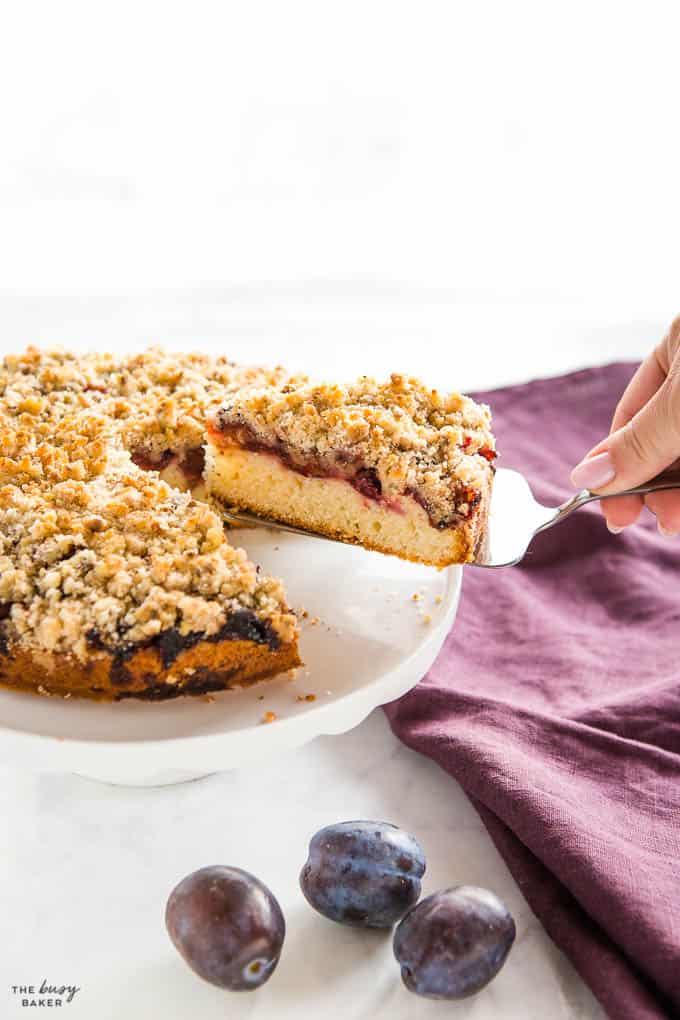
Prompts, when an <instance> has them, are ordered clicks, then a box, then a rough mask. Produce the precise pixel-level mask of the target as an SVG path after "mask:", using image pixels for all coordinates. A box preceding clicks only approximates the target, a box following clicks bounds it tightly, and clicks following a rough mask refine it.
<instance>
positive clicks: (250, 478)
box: [205, 375, 495, 567]
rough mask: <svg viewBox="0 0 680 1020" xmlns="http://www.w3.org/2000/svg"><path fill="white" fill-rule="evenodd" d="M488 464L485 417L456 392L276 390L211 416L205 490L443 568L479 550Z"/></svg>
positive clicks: (261, 390) (252, 394) (364, 387)
mask: <svg viewBox="0 0 680 1020" xmlns="http://www.w3.org/2000/svg"><path fill="white" fill-rule="evenodd" d="M494 458H495V449H494V440H493V436H492V434H491V431H490V413H489V409H488V408H487V407H486V406H484V405H480V404H476V403H475V402H474V401H473V400H471V399H470V398H468V397H465V396H462V395H461V394H459V393H440V392H439V391H438V390H434V389H428V388H427V387H425V386H423V384H422V383H420V382H419V381H418V380H416V379H412V378H408V377H405V376H402V375H392V376H391V378H390V379H389V381H387V382H385V383H381V382H376V381H375V380H374V379H370V378H366V377H364V378H361V379H360V380H359V381H358V382H356V383H354V384H352V385H347V386H341V385H313V384H312V383H310V382H308V381H307V380H283V381H278V382H276V383H274V384H273V385H272V384H265V385H264V386H254V387H252V388H249V389H246V390H242V391H234V392H232V393H231V394H230V395H229V396H228V398H227V399H226V400H225V401H224V403H223V405H222V406H221V407H220V408H219V409H218V410H217V411H215V412H214V413H212V414H210V415H209V418H208V444H207V452H206V470H205V480H206V485H207V488H208V491H209V493H210V494H211V495H212V496H213V497H215V498H216V499H219V500H221V501H222V502H224V503H225V504H226V505H228V506H229V507H232V508H235V509H237V510H244V511H247V512H249V513H252V514H256V515H257V516H259V517H261V518H265V519H268V520H271V521H275V522H280V523H284V524H289V525H293V526H295V527H300V528H304V529H305V530H307V531H313V532H315V533H318V534H321V535H325V536H327V537H330V538H334V539H339V540H341V541H344V542H352V543H356V544H359V545H362V546H364V547H366V548H368V549H375V550H379V551H380V552H383V553H391V554H393V555H396V556H400V557H402V558H404V559H407V560H414V561H416V562H419V563H426V564H431V565H434V566H437V567H445V566H448V565H450V564H453V563H467V562H470V561H471V560H473V559H474V557H475V554H476V552H477V550H478V548H479V546H480V544H481V543H482V542H483V540H484V532H485V524H486V519H487V514H488V507H489V499H490V491H491V484H492V478H493V471H494V469H493V461H494Z"/></svg>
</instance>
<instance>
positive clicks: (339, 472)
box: [208, 415, 482, 530]
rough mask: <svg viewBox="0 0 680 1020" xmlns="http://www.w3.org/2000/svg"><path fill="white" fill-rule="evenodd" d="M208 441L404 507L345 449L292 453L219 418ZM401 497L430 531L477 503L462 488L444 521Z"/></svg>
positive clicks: (398, 509) (455, 521)
mask: <svg viewBox="0 0 680 1020" xmlns="http://www.w3.org/2000/svg"><path fill="white" fill-rule="evenodd" d="M208 432H209V434H210V438H211V439H212V440H213V442H215V443H216V445H217V446H221V447H229V446H232V447H237V448H238V449H241V450H247V451H248V452H249V453H262V454H267V455H268V456H270V457H276V459H277V460H279V461H280V462H281V463H282V464H283V465H284V466H285V467H286V468H288V469H289V470H291V471H296V472H297V473H298V474H301V475H304V476H305V477H311V478H337V479H339V480H340V481H343V482H347V483H348V484H349V485H351V486H352V487H353V488H354V489H356V491H357V492H359V493H360V494H361V495H362V496H364V497H365V498H366V499H370V500H372V501H373V502H375V503H379V504H381V505H383V506H386V507H387V508H388V509H389V510H392V511H393V512H395V513H402V514H403V513H404V508H403V506H402V505H401V503H400V502H399V501H398V500H396V499H388V498H387V497H385V496H384V495H383V490H382V484H381V481H380V478H379V477H378V473H377V471H376V470H375V468H372V467H366V466H365V465H364V464H363V463H362V462H361V461H359V460H357V459H356V458H355V457H354V456H353V455H352V453H351V452H350V451H348V450H336V451H333V454H332V455H325V456H324V455H320V454H314V453H301V452H300V451H299V450H294V449H292V448H291V447H289V446H287V445H286V444H285V443H281V442H275V443H265V442H263V441H262V440H261V439H259V438H258V437H257V436H255V435H253V433H252V432H251V431H250V429H249V428H248V427H247V426H245V425H236V424H231V423H229V422H225V421H220V420H219V415H218V420H217V424H216V425H209V426H208ZM404 495H405V496H408V497H410V498H411V499H413V500H415V502H416V503H418V505H419V506H422V508H423V510H424V511H425V512H426V514H427V516H428V519H429V522H430V524H431V526H432V527H433V528H437V529H438V530H444V529H445V528H455V527H457V526H458V525H459V524H460V523H461V521H464V520H467V519H468V518H469V517H471V516H472V514H473V512H474V510H475V508H476V507H477V505H478V504H479V502H480V501H481V498H482V497H481V495H480V494H479V493H477V492H473V491H472V490H468V489H463V490H461V492H460V494H459V499H458V502H459V504H460V506H461V508H460V509H459V510H456V511H455V512H454V513H453V514H451V515H449V516H448V517H447V518H442V517H441V515H439V516H437V515H435V513H434V512H433V510H432V507H431V506H429V505H428V503H427V502H426V500H425V499H424V498H423V496H422V495H421V494H420V493H419V492H418V491H417V490H415V489H407V490H406V491H405V492H404Z"/></svg>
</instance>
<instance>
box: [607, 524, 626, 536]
mask: <svg viewBox="0 0 680 1020" xmlns="http://www.w3.org/2000/svg"><path fill="white" fill-rule="evenodd" d="M607 527H608V528H609V530H610V531H611V533H612V535H620V534H621V532H622V531H623V528H617V527H616V525H615V524H610V523H609V521H607Z"/></svg>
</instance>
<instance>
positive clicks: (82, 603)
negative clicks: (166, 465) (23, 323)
mask: <svg viewBox="0 0 680 1020" xmlns="http://www.w3.org/2000/svg"><path fill="white" fill-rule="evenodd" d="M284 378H287V377H286V375H285V373H284V371H283V369H280V368H277V369H274V370H271V371H269V370H265V369H259V368H244V367H238V366H236V365H234V364H232V363H231V362H230V361H228V360H227V359H225V358H215V359H211V358H209V357H205V356H202V355H192V354H190V355H175V354H164V353H163V352H161V351H158V350H154V349H150V350H148V351H145V352H144V353H142V354H139V355H136V356H134V357H127V358H126V357H120V358H115V357H114V356H112V355H109V354H87V355H76V354H72V353H67V352H64V351H53V352H42V351H39V350H37V349H34V348H29V349H28V350H27V351H26V352H25V353H24V354H22V355H19V356H14V355H11V356H7V357H6V358H5V359H4V360H3V362H2V364H1V365H0V619H1V620H2V623H1V624H0V638H1V639H2V641H3V642H4V644H5V645H7V644H11V643H12V642H14V641H19V640H20V641H21V642H22V643H24V644H25V645H27V646H28V647H32V648H33V649H35V650H36V651H42V652H48V653H49V652H61V653H72V654H74V655H76V656H77V657H78V658H80V659H81V660H84V659H85V658H86V657H87V655H88V654H90V653H91V646H92V641H93V638H94V636H96V640H97V642H99V645H100V646H101V645H103V646H106V647H108V648H118V647H122V646H127V645H129V644H132V643H137V642H147V641H149V640H152V639H153V638H154V637H155V636H157V635H158V634H160V633H161V632H163V631H166V630H168V629H175V630H177V631H178V632H179V634H180V635H183V636H185V635H188V634H197V633H200V634H201V635H205V636H206V637H209V636H211V635H214V634H217V633H218V632H219V631H220V629H221V628H222V627H223V626H224V625H225V623H226V622H227V620H228V618H229V616H230V615H231V614H232V613H234V612H238V611H239V610H244V609H245V610H249V611H251V612H253V613H254V614H256V615H257V616H258V617H259V618H260V619H262V620H266V621H268V622H269V623H270V625H271V626H272V627H273V629H274V631H275V632H276V634H277V635H278V637H279V638H280V640H282V641H284V642H288V641H290V640H292V639H293V638H294V637H295V635H296V633H297V624H296V620H295V617H294V615H293V614H292V613H290V611H289V610H288V608H287V605H286V601H285V593H284V590H283V586H282V584H281V583H280V582H279V581H278V580H276V579H274V578H271V577H266V576H264V575H262V574H261V573H260V572H259V570H258V568H257V567H256V566H255V565H254V564H253V563H251V562H250V561H249V560H248V558H247V556H246V554H245V552H244V551H243V550H242V549H238V548H235V547H234V546H232V545H231V544H230V543H229V541H228V539H227V538H226V536H225V533H224V529H223V526H222V521H221V519H220V518H219V517H218V516H217V514H215V513H214V512H213V511H212V510H211V509H210V508H209V506H207V505H206V504H204V503H201V502H198V501H197V500H195V499H193V498H192V496H191V495H190V494H189V493H184V492H180V491H179V490H178V489H175V488H173V487H171V486H169V485H168V484H166V482H164V481H162V480H161V479H160V478H159V476H158V474H157V473H156V472H155V471H145V470H143V469H142V468H140V467H138V466H137V465H136V464H135V463H133V461H132V459H131V454H130V451H135V450H137V449H139V448H140V447H143V448H144V449H148V450H150V451H151V452H152V453H155V454H157V453H160V452H163V451H165V450H171V451H173V452H175V453H180V454H181V453H182V452H183V451H186V450H189V449H195V448H197V447H200V446H201V445H202V444H203V441H204V432H205V417H206V413H207V412H208V411H209V410H210V409H211V408H213V407H215V406H216V405H217V403H218V401H220V400H223V399H224V394H225V391H226V392H227V393H229V392H235V391H237V390H240V389H242V388H244V387H248V386H253V385H260V386H261V385H265V384H269V385H271V384H278V383H280V382H281V381H282V380H283V379H284Z"/></svg>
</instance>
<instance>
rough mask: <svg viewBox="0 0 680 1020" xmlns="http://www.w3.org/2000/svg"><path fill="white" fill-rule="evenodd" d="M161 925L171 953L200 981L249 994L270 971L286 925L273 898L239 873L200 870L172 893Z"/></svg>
mask: <svg viewBox="0 0 680 1020" xmlns="http://www.w3.org/2000/svg"><path fill="white" fill-rule="evenodd" d="M165 924H166V927H167V929H168V934H169V935H170V938H171V939H172V941H173V943H174V945H175V948H176V949H177V950H178V952H179V953H180V954H181V956H183V957H184V959H185V960H186V962H187V963H188V964H189V966H190V967H191V968H192V970H194V971H195V972H196V973H197V974H198V975H200V977H202V978H204V979H205V980H206V981H209V982H210V983H211V984H213V985H217V986H218V987H220V988H228V989H230V990H231V991H251V990H253V989H255V988H259V986H260V985H262V984H264V982H265V981H267V980H268V979H269V978H270V977H271V975H272V972H273V971H274V968H275V967H276V964H277V963H278V961H279V956H280V955H281V948H282V946H283V939H284V936H285V933H286V924H285V920H284V917H283V913H282V911H281V907H280V906H279V904H278V902H277V900H276V898H275V897H274V896H273V894H272V893H271V892H270V890H269V889H268V888H267V886H266V885H265V884H264V883H263V882H261V881H260V880H259V879H258V878H255V876H254V875H251V874H250V873H249V872H247V871H242V870H241V869H240V868H228V867H222V866H219V865H215V866H212V867H208V868H201V869H200V870H199V871H194V872H193V873H192V874H191V875H187V877H186V878H184V879H182V881H181V882H180V883H179V885H177V886H176V887H175V888H174V889H173V891H172V892H171V893H170V897H169V899H168V903H167V906H166V910H165Z"/></svg>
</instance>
